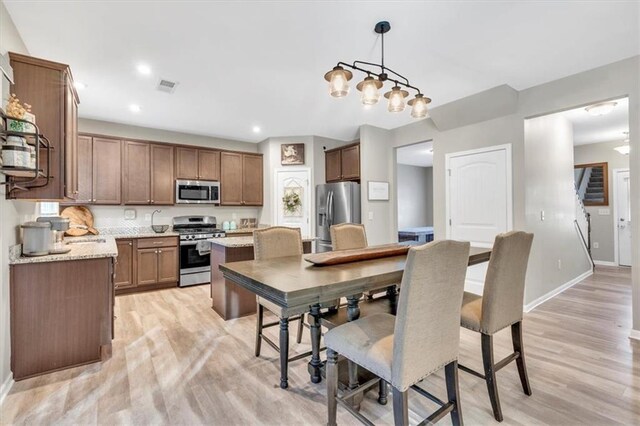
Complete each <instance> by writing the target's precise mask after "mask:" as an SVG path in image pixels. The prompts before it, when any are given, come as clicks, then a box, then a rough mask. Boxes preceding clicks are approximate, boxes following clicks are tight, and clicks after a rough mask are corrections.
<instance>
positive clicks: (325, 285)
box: [220, 247, 491, 308]
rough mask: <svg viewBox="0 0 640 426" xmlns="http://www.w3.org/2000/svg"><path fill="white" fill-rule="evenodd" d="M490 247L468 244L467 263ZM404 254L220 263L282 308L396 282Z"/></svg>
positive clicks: (487, 252) (244, 284) (486, 256)
mask: <svg viewBox="0 0 640 426" xmlns="http://www.w3.org/2000/svg"><path fill="white" fill-rule="evenodd" d="M490 256H491V249H489V248H479V247H471V250H470V252H469V266H471V265H476V264H478V263H483V262H487V261H488V260H489V257H490ZM406 258H407V256H406V255H401V256H393V257H386V258H381V259H374V260H367V261H361V262H352V263H345V264H341V265H333V266H314V265H312V264H310V263H309V262H307V261H305V260H304V257H303V256H302V255H301V256H291V257H281V258H276V259H270V260H248V261H242V262H231V263H224V264H221V265H220V270H221V271H222V273H223V274H224V276H225V278H227V279H229V280H231V281H233V282H234V283H236V284H238V285H240V286H242V287H244V288H246V289H247V290H249V291H252V292H253V293H255V294H256V295H258V296H260V297H264V298H265V299H267V300H270V301H271V302H274V303H276V304H278V305H279V306H282V307H285V308H293V307H301V308H303V307H309V306H311V305H314V304H316V303H321V302H328V301H331V300H335V299H337V298H340V297H346V296H350V295H355V294H358V293H363V292H365V291H369V290H374V289H377V288H383V287H386V286H388V285H391V284H394V283H399V282H400V281H401V280H402V274H403V272H404V265H405V261H406Z"/></svg>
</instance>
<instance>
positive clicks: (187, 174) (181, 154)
mask: <svg viewBox="0 0 640 426" xmlns="http://www.w3.org/2000/svg"><path fill="white" fill-rule="evenodd" d="M176 179H194V180H197V179H198V150H197V149H195V148H182V147H179V148H176Z"/></svg>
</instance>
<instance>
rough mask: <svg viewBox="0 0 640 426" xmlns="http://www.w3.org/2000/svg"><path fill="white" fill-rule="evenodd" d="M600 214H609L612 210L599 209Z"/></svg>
mask: <svg viewBox="0 0 640 426" xmlns="http://www.w3.org/2000/svg"><path fill="white" fill-rule="evenodd" d="M598 214H599V215H600V216H609V215H610V214H611V210H609V209H598Z"/></svg>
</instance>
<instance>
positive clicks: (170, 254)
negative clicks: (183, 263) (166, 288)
mask: <svg viewBox="0 0 640 426" xmlns="http://www.w3.org/2000/svg"><path fill="white" fill-rule="evenodd" d="M178 256H179V252H178V247H162V248H160V249H158V282H159V283H177V282H178V280H179V279H180V276H179V273H178V268H177V267H176V265H178Z"/></svg>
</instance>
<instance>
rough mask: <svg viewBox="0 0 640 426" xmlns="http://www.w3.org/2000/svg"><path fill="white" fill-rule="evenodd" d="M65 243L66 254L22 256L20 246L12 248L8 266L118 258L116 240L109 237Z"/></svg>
mask: <svg viewBox="0 0 640 426" xmlns="http://www.w3.org/2000/svg"><path fill="white" fill-rule="evenodd" d="M65 242H66V243H67V244H68V247H69V248H71V251H70V252H68V253H62V254H49V255H46V256H34V257H27V256H22V253H21V252H22V247H21V245H16V246H13V247H11V249H10V251H9V265H24V264H29V263H44V262H66V261H69V260H81V259H99V258H105V257H118V246H117V245H116V240H115V238H114V237H113V236H110V235H93V236H84V237H67V238H66V239H65Z"/></svg>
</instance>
